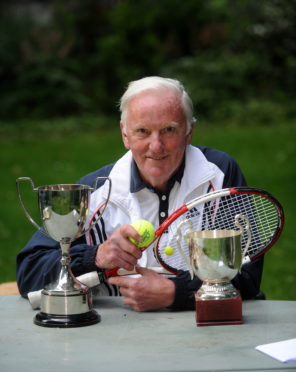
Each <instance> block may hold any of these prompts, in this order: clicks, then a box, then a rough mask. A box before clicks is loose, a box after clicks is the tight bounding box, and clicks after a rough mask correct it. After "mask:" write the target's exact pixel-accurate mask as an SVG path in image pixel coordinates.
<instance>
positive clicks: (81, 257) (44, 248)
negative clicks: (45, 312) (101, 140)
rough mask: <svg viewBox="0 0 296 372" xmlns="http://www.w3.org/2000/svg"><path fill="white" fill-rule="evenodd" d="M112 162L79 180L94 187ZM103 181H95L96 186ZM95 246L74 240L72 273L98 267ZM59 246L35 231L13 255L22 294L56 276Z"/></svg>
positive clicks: (59, 266)
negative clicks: (15, 254) (18, 251)
mask: <svg viewBox="0 0 296 372" xmlns="http://www.w3.org/2000/svg"><path fill="white" fill-rule="evenodd" d="M111 169H112V165H109V166H106V167H104V168H101V169H100V170H99V171H96V172H93V173H91V174H89V175H87V176H85V177H83V178H81V180H79V181H78V183H79V184H84V185H89V186H94V182H95V179H96V177H99V176H106V175H108V174H109V173H110V170H111ZM102 183H103V181H99V182H98V183H97V187H100V185H101V184H102ZM96 250H97V246H89V245H87V244H86V242H85V239H84V237H83V236H82V237H80V238H79V239H77V240H75V241H74V242H73V243H72V245H71V249H70V256H71V269H72V271H73V274H74V275H75V276H78V275H81V274H84V273H87V272H90V271H94V270H97V267H96V266H95V264H94V258H95V255H96ZM60 260H61V249H60V245H59V243H58V242H56V241H55V240H53V239H51V238H50V237H48V236H46V235H44V234H43V233H41V232H40V231H37V232H36V233H35V234H34V235H33V236H32V238H31V239H30V240H29V242H28V243H27V244H26V246H25V247H24V248H23V249H22V250H21V251H20V253H19V254H18V255H17V258H16V279H17V284H18V288H19V291H20V293H21V295H22V296H23V297H27V294H28V293H29V292H31V291H36V290H39V289H41V288H44V286H45V285H46V284H49V283H51V282H53V281H54V280H56V279H57V277H58V274H59V272H60V268H61V264H60Z"/></svg>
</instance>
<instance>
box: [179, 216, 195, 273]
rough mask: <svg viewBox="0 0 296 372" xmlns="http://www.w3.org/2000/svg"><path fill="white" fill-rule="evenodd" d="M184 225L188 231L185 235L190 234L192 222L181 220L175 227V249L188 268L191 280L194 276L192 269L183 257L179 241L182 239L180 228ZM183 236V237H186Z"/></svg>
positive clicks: (185, 257) (188, 261)
mask: <svg viewBox="0 0 296 372" xmlns="http://www.w3.org/2000/svg"><path fill="white" fill-rule="evenodd" d="M184 225H189V228H188V231H186V234H187V232H192V227H193V225H192V221H191V220H183V221H182V222H180V223H179V225H178V226H177V237H176V242H177V248H178V251H179V253H180V254H181V256H182V257H183V258H184V260H185V262H186V264H187V266H188V268H189V272H190V275H191V278H193V276H194V272H193V269H192V266H191V264H190V260H189V258H188V257H187V256H186V255H185V253H184V251H183V249H182V247H181V239H182V232H181V228H182V227H183V226H184ZM186 234H185V235H186Z"/></svg>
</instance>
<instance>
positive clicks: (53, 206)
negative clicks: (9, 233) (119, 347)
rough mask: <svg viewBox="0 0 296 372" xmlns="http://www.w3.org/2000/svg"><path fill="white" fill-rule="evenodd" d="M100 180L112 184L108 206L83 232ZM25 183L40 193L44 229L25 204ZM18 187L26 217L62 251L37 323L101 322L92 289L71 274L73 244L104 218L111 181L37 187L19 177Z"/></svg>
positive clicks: (71, 323)
mask: <svg viewBox="0 0 296 372" xmlns="http://www.w3.org/2000/svg"><path fill="white" fill-rule="evenodd" d="M99 180H106V181H108V182H109V188H108V194H107V199H106V203H105V205H104V206H103V210H102V211H100V217H98V219H97V220H96V221H94V223H92V224H91V225H90V226H89V227H88V228H87V229H86V230H84V225H85V223H86V220H87V215H88V206H89V200H90V195H91V192H92V191H93V190H95V189H96V188H97V183H98V181H99ZM22 181H29V182H30V183H31V186H32V189H33V191H35V192H37V193H38V204H39V212H40V215H41V218H42V220H43V227H41V226H39V225H38V224H37V223H36V222H35V220H34V219H33V218H32V217H31V215H30V214H29V212H28V211H27V209H26V207H25V205H24V202H23V200H22V197H21V190H20V182H22ZM16 185H17V191H18V196H19V200H20V203H21V206H22V208H23V210H24V212H25V214H26V216H27V218H28V219H29V220H30V222H31V223H32V224H33V225H34V226H35V227H36V228H37V229H38V230H39V231H41V232H42V233H43V234H45V235H47V236H49V237H51V238H52V239H54V240H56V241H58V242H59V243H60V247H61V251H62V252H61V253H62V258H61V270H60V273H59V276H58V278H57V279H56V281H54V282H53V283H50V284H48V285H46V286H45V288H44V289H43V290H42V293H41V306H40V312H39V313H38V314H36V316H35V318H34V323H35V324H37V325H40V326H43V327H81V326H87V325H91V324H95V323H98V322H99V321H100V315H99V314H98V313H97V312H96V311H95V310H94V309H93V308H92V294H91V290H90V289H89V288H88V287H87V286H85V285H84V284H82V283H81V282H79V281H78V280H77V279H76V278H75V276H74V275H73V273H72V271H71V267H70V245H71V243H72V242H73V241H74V240H75V239H77V238H79V237H80V236H82V235H83V234H85V233H86V232H88V231H89V230H90V229H91V228H92V227H93V226H94V225H95V224H96V223H97V222H98V220H99V219H100V218H101V217H102V214H103V212H104V211H105V208H106V206H107V204H108V202H109V197H110V192H111V180H110V178H108V177H97V178H96V180H95V185H94V187H93V188H92V187H90V186H87V185H79V184H56V185H48V186H40V187H37V188H35V186H34V183H33V181H32V179H31V178H30V177H19V178H18V179H17V180H16Z"/></svg>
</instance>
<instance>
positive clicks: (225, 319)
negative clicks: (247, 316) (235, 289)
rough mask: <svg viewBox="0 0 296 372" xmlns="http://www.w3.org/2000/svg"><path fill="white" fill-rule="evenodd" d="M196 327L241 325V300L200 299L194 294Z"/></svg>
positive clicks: (238, 298) (234, 298)
mask: <svg viewBox="0 0 296 372" xmlns="http://www.w3.org/2000/svg"><path fill="white" fill-rule="evenodd" d="M195 309H196V325H197V326H208V325H229V324H242V323H243V321H242V298H241V296H240V295H238V296H235V297H230V298H222V299H221V298H219V299H202V298H200V297H199V295H198V294H197V293H196V294H195Z"/></svg>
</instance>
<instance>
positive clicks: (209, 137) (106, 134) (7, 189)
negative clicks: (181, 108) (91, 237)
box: [0, 119, 296, 300]
mask: <svg viewBox="0 0 296 372" xmlns="http://www.w3.org/2000/svg"><path fill="white" fill-rule="evenodd" d="M41 124H43V125H41ZM41 124H40V125H39V124H36V123H35V124H32V123H23V124H22V125H18V126H16V125H10V126H3V125H2V128H0V146H1V150H0V151H1V157H0V169H1V170H0V172H1V183H0V192H1V196H2V202H1V214H0V238H1V250H0V282H3V281H10V280H15V258H16V254H17V253H18V252H19V250H20V249H21V248H22V247H23V246H24V244H25V243H26V242H27V240H28V239H29V238H30V236H31V235H32V233H33V232H34V231H35V228H34V226H33V225H31V224H30V222H29V221H28V220H27V219H26V217H25V215H24V213H23V211H22V210H21V208H20V204H19V201H18V197H17V192H16V187H15V180H16V178H17V177H20V176H28V177H31V178H32V179H33V181H34V183H35V186H40V185H45V184H52V183H74V182H76V181H77V180H78V179H79V178H80V177H81V176H83V175H84V174H86V173H88V172H91V171H93V170H95V169H97V168H99V167H101V166H102V165H104V164H106V163H110V162H113V161H115V160H116V159H117V158H118V157H119V156H120V155H121V154H123V153H124V152H125V149H124V147H123V145H122V142H121V136H120V133H119V129H118V127H117V125H116V124H117V123H116V120H110V121H109V122H105V123H104V125H102V119H99V120H95V119H88V120H84V122H79V121H77V120H70V119H67V120H61V121H55V122H53V123H51V122H46V123H41ZM295 138H296V126H295V124H294V123H287V124H281V125H272V126H259V127H257V126H254V125H252V126H248V127H246V126H244V127H240V126H238V125H222V124H219V125H214V124H200V125H198V126H197V127H196V130H195V134H194V138H193V144H201V145H207V146H212V147H216V148H218V149H221V150H223V151H226V152H228V153H229V154H230V155H231V156H233V157H234V158H235V159H236V160H237V161H238V163H239V164H240V166H241V168H242V170H243V171H244V174H245V176H246V178H247V181H248V184H249V185H250V186H254V187H260V188H263V189H266V190H267V191H269V192H270V193H272V194H273V195H274V196H275V197H276V198H277V199H278V200H279V201H280V202H281V203H282V205H283V207H284V211H285V218H286V220H285V227H284V231H283V234H282V236H281V237H280V239H279V241H278V242H277V244H276V245H275V246H274V247H272V249H271V250H270V251H268V253H267V254H266V258H265V268H264V275H263V283H262V289H263V291H264V292H265V293H266V295H267V298H268V299H274V300H296V290H295V287H296V269H295V267H296V251H295V247H294V239H295V238H294V226H295V224H296V217H295V213H294V206H295V196H294V188H295V186H294V185H295V176H296V175H295V153H296V144H295ZM22 186H23V187H22V189H23V195H24V200H25V202H26V203H27V204H26V205H28V209H30V212H31V213H32V214H33V216H34V218H36V219H37V218H38V217H37V216H38V213H36V209H37V201H36V195H34V192H33V191H32V189H31V187H30V185H29V184H28V185H26V184H25V183H24V185H22ZM33 210H34V211H33Z"/></svg>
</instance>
